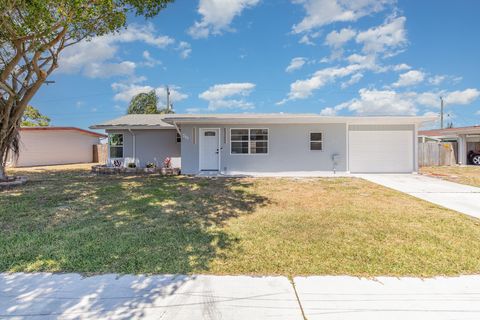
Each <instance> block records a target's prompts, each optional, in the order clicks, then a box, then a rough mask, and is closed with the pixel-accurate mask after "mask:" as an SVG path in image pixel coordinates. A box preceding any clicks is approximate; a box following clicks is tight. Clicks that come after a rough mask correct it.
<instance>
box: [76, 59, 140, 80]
mask: <svg viewBox="0 0 480 320" xmlns="http://www.w3.org/2000/svg"><path fill="white" fill-rule="evenodd" d="M135 68H136V64H135V62H132V61H122V62H120V63H96V62H92V63H90V64H89V65H87V66H85V68H84V70H83V73H84V75H86V76H87V77H89V78H109V77H113V76H132V75H133V74H134V73H135Z"/></svg>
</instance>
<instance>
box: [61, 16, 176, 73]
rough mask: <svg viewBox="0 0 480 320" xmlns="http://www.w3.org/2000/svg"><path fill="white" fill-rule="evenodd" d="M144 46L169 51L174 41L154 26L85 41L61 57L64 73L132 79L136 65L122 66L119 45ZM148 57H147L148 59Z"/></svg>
mask: <svg viewBox="0 0 480 320" xmlns="http://www.w3.org/2000/svg"><path fill="white" fill-rule="evenodd" d="M131 42H143V43H146V44H149V45H152V46H155V47H157V48H165V47H167V46H169V45H171V44H173V43H174V42H175V40H174V39H172V38H170V37H168V36H163V35H156V32H155V29H154V27H153V25H152V24H147V25H144V26H140V25H135V24H133V25H130V26H129V27H128V28H127V29H124V30H122V31H121V32H119V33H115V34H109V35H105V36H101V37H96V38H93V39H91V40H90V41H82V42H80V43H78V44H77V45H75V46H72V47H69V48H67V49H65V51H64V52H63V53H62V55H61V56H60V61H59V66H60V67H59V72H60V73H82V74H83V75H85V76H87V77H91V78H97V77H102V78H107V77H112V76H118V75H132V74H133V73H134V70H135V66H136V64H135V63H134V62H131V61H123V62H118V61H115V60H118V59H117V54H118V51H119V46H118V45H119V44H122V43H131ZM144 57H145V56H144Z"/></svg>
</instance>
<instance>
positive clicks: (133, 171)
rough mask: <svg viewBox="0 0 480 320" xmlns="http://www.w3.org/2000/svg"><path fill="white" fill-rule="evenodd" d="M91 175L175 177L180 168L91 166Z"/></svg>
mask: <svg viewBox="0 0 480 320" xmlns="http://www.w3.org/2000/svg"><path fill="white" fill-rule="evenodd" d="M92 173H96V174H130V175H138V174H161V175H164V176H175V175H179V174H180V168H128V167H127V168H125V167H108V166H106V165H94V166H92Z"/></svg>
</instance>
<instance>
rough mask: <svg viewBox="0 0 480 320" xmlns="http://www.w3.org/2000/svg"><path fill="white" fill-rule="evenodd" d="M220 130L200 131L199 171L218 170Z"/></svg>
mask: <svg viewBox="0 0 480 320" xmlns="http://www.w3.org/2000/svg"><path fill="white" fill-rule="evenodd" d="M219 135H220V129H200V170H204V171H217V170H219V169H220V156H219V153H220V137H219Z"/></svg>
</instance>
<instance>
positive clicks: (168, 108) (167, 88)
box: [166, 85, 170, 111]
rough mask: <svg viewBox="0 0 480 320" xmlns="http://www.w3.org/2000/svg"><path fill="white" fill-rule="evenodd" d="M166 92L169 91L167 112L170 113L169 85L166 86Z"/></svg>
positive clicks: (168, 93) (168, 94) (168, 92)
mask: <svg viewBox="0 0 480 320" xmlns="http://www.w3.org/2000/svg"><path fill="white" fill-rule="evenodd" d="M166 90H167V110H168V111H170V88H169V87H168V85H167V86H166Z"/></svg>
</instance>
